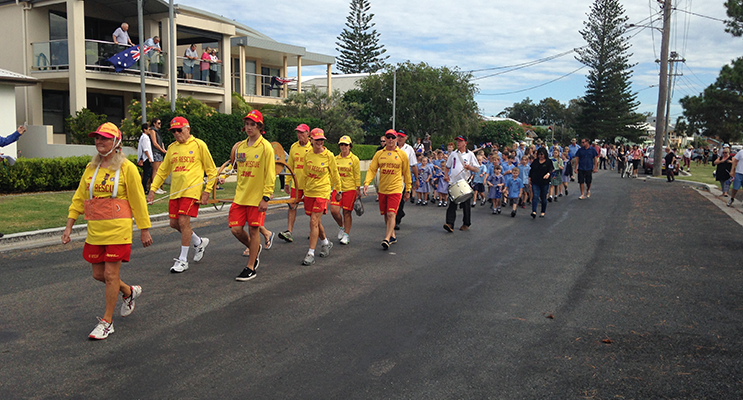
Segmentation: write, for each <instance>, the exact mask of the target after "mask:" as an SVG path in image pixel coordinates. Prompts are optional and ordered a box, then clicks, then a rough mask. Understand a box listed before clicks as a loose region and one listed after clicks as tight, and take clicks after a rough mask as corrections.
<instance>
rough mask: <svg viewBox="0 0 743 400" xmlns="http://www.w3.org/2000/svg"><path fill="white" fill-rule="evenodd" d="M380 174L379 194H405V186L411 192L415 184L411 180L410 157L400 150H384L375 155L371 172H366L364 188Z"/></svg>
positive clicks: (370, 168) (370, 166)
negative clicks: (378, 171)
mask: <svg viewBox="0 0 743 400" xmlns="http://www.w3.org/2000/svg"><path fill="white" fill-rule="evenodd" d="M377 169H379V170H380V174H379V193H382V194H393V193H403V190H402V189H403V184H404V186H405V191H410V189H411V188H412V187H413V182H412V181H411V178H410V165H409V164H408V155H407V154H405V152H404V151H403V150H400V148H396V149H395V150H391V151H390V150H387V149H382V150H379V151H378V152H377V153H376V154H374V158H372V162H371V165H369V170H368V171H367V172H366V179H365V181H364V186H368V185H369V184H370V183H371V181H372V180H374V176H375V175H376V174H377Z"/></svg>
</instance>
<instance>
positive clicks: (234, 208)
mask: <svg viewBox="0 0 743 400" xmlns="http://www.w3.org/2000/svg"><path fill="white" fill-rule="evenodd" d="M265 220H266V213H265V212H260V211H258V206H241V205H239V204H235V203H232V205H231V206H230V214H229V218H228V221H229V226H230V228H232V227H233V226H244V225H245V223H246V222H247V223H248V225H249V226H263V222H265Z"/></svg>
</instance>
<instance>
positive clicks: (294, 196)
mask: <svg viewBox="0 0 743 400" xmlns="http://www.w3.org/2000/svg"><path fill="white" fill-rule="evenodd" d="M291 192H292V193H291V196H292V199H297V202H296V203H295V204H299V203H301V202H302V201H304V190H297V189H294V188H292V190H291ZM297 192H299V194H297Z"/></svg>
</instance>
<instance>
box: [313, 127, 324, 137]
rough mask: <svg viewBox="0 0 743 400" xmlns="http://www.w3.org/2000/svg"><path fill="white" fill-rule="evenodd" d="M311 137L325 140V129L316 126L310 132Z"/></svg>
mask: <svg viewBox="0 0 743 400" xmlns="http://www.w3.org/2000/svg"><path fill="white" fill-rule="evenodd" d="M310 137H311V138H312V140H318V139H323V140H325V131H324V130H322V129H320V128H315V129H313V130H312V131H311V132H310Z"/></svg>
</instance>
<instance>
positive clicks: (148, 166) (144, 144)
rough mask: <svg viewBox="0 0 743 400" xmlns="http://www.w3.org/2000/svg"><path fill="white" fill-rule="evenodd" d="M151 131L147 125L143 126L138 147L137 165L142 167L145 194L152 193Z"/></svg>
mask: <svg viewBox="0 0 743 400" xmlns="http://www.w3.org/2000/svg"><path fill="white" fill-rule="evenodd" d="M149 130H150V127H149V125H147V123H144V124H142V136H140V137H139V145H138V146H137V165H139V166H140V167H142V187H144V194H148V193H149V192H150V185H149V181H150V178H151V177H152V161H153V158H152V140H150V135H149V134H148V131H149Z"/></svg>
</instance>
